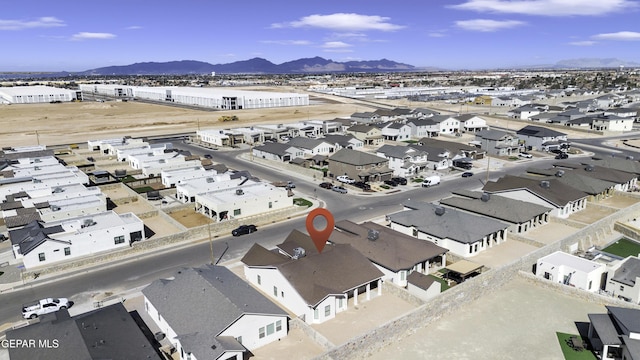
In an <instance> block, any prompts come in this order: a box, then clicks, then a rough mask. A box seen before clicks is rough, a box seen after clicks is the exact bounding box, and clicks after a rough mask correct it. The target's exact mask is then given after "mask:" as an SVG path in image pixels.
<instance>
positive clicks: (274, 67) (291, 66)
mask: <svg viewBox="0 0 640 360" xmlns="http://www.w3.org/2000/svg"><path fill="white" fill-rule="evenodd" d="M416 70H417V68H416V67H415V66H412V65H408V64H402V63H398V62H395V61H391V60H387V59H381V60H370V61H347V62H338V61H333V60H329V59H324V58H321V57H318V56H316V57H313V58H304V59H298V60H293V61H288V62H285V63H282V64H274V63H272V62H270V61H269V60H266V59H263V58H253V59H249V60H243V61H236V62H232V63H228V64H216V65H213V64H210V63H207V62H202V61H195V60H182V61H169V62H143V63H135V64H131V65H124V66H108V67H102V68H97V69H92V70H87V71H83V72H81V73H78V74H79V75H161V74H164V75H184V74H211V73H212V72H215V73H217V74H310V73H338V72H348V73H354V72H401V71H416Z"/></svg>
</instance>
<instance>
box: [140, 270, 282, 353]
mask: <svg viewBox="0 0 640 360" xmlns="http://www.w3.org/2000/svg"><path fill="white" fill-rule="evenodd" d="M142 294H143V295H144V308H145V310H146V312H147V314H148V315H149V316H150V317H151V318H152V319H153V321H154V322H155V323H156V325H157V326H158V327H159V328H160V330H161V331H162V332H163V333H164V334H165V335H166V337H167V339H168V340H169V341H170V342H171V344H172V345H173V346H174V347H175V349H176V352H177V353H178V354H179V355H180V359H242V358H243V357H245V356H246V355H247V353H248V352H250V351H253V350H255V349H257V348H260V347H261V346H264V345H267V344H270V343H272V342H274V341H278V340H280V339H283V338H285V337H286V336H287V332H288V323H287V321H288V316H287V313H286V312H285V311H284V310H282V309H281V308H279V307H278V306H277V305H275V304H274V303H273V302H271V301H270V300H269V299H268V298H266V297H265V296H264V295H262V294H260V293H259V292H258V291H257V290H255V289H254V288H252V287H251V286H249V284H247V283H246V282H245V281H244V280H242V279H241V278H240V277H239V276H238V275H236V274H234V273H233V272H232V271H231V270H229V269H227V268H226V267H223V266H212V265H203V266H202V267H198V268H185V269H181V270H179V271H178V272H177V273H176V274H175V275H174V277H173V279H171V280H168V279H160V280H156V281H154V282H152V283H151V284H150V285H148V286H147V287H145V288H144V289H142Z"/></svg>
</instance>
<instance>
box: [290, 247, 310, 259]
mask: <svg viewBox="0 0 640 360" xmlns="http://www.w3.org/2000/svg"><path fill="white" fill-rule="evenodd" d="M305 255H306V251H305V250H304V248H302V247H297V248H294V249H293V256H292V257H291V258H292V259H293V260H298V259H300V258H302V257H305Z"/></svg>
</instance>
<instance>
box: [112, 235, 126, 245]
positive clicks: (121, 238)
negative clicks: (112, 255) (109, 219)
mask: <svg viewBox="0 0 640 360" xmlns="http://www.w3.org/2000/svg"><path fill="white" fill-rule="evenodd" d="M113 242H114V243H115V244H116V245H118V244H122V243H123V242H124V235H120V236H116V237H114V238H113Z"/></svg>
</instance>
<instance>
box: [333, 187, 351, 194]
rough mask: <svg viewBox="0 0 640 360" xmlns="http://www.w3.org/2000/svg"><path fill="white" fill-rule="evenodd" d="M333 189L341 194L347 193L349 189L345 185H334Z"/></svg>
mask: <svg viewBox="0 0 640 360" xmlns="http://www.w3.org/2000/svg"><path fill="white" fill-rule="evenodd" d="M331 190H333V191H336V192H339V193H341V194H346V193H347V189H345V188H344V187H343V186H334V187H332V188H331Z"/></svg>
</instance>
